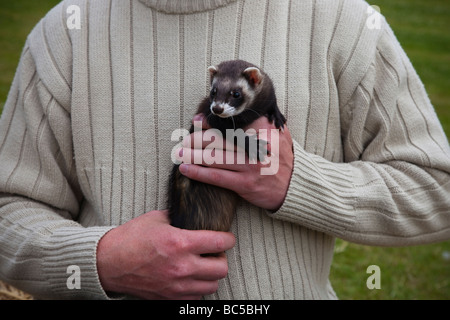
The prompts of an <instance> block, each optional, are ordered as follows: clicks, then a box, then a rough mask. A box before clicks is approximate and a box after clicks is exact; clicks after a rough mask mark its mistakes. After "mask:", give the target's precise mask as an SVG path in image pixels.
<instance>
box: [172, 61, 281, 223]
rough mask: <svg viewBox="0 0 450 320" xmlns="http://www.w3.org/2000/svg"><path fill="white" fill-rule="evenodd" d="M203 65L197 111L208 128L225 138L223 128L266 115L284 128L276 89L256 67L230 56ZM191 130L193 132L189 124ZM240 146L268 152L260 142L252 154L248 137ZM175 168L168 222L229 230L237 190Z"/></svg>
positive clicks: (240, 127)
mask: <svg viewBox="0 0 450 320" xmlns="http://www.w3.org/2000/svg"><path fill="white" fill-rule="evenodd" d="M208 70H209V72H210V75H211V91H210V95H209V97H206V98H205V99H204V100H203V101H202V102H201V103H200V105H199V107H198V110H197V114H198V113H202V114H204V115H205V118H206V119H207V122H208V124H209V126H211V128H215V129H218V130H219V131H220V132H221V133H222V135H223V137H226V130H227V129H243V128H244V127H246V126H248V125H249V124H251V123H252V122H253V121H255V120H256V119H258V118H259V117H260V116H266V117H267V118H268V119H269V121H271V122H272V121H273V123H274V124H275V126H276V127H277V128H278V129H280V128H281V129H283V127H284V124H285V123H286V119H285V117H284V116H283V115H282V114H281V112H280V110H279V108H278V105H277V101H276V96H275V88H274V86H273V83H272V81H271V79H270V78H269V77H268V76H267V74H266V73H264V72H263V71H262V70H261V69H259V68H258V67H256V66H255V65H253V64H251V63H249V62H245V61H242V60H231V61H225V62H222V63H220V64H219V65H218V66H211V67H209V68H208ZM190 132H191V133H192V132H194V127H193V126H191V129H190ZM234 143H235V142H234ZM260 146H261V145H260ZM243 147H244V149H245V151H246V152H247V155H248V156H249V157H250V158H252V157H253V158H255V157H256V158H257V159H258V160H262V159H261V158H262V157H263V156H264V153H266V152H267V151H266V149H265V147H264V145H262V147H260V148H259V150H258V151H257V152H256V154H255V153H254V152H253V153H251V152H250V150H249V136H246V142H245V146H243ZM178 167H179V165H174V167H173V169H172V173H171V176H170V182H169V196H168V201H169V203H168V205H169V217H170V220H171V224H172V225H173V226H175V227H178V228H183V229H191V230H200V229H202V230H215V231H229V230H230V227H231V223H232V221H233V217H234V213H235V211H236V206H237V203H238V196H237V194H236V193H235V192H233V191H230V190H226V189H223V188H219V187H216V186H213V185H208V184H204V183H201V182H198V181H194V180H191V179H189V178H187V177H185V176H183V175H182V174H181V173H180V172H179V170H178Z"/></svg>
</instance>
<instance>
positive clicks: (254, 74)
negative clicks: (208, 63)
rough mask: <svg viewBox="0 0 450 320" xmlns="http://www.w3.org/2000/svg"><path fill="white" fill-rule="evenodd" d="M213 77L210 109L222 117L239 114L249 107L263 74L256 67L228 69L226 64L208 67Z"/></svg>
mask: <svg viewBox="0 0 450 320" xmlns="http://www.w3.org/2000/svg"><path fill="white" fill-rule="evenodd" d="M208 70H209V72H210V74H211V77H212V82H211V91H210V102H211V104H210V110H211V113H212V114H214V115H217V116H219V117H221V118H228V117H232V116H237V115H239V114H240V113H242V112H243V111H244V110H245V109H247V108H249V107H250V106H251V105H252V103H253V101H254V98H255V95H256V90H257V87H258V86H259V84H260V82H261V80H262V74H261V72H260V71H259V69H258V68H256V67H248V68H245V69H241V71H236V70H229V69H228V70H227V68H226V65H225V66H224V64H221V65H219V66H218V68H217V67H209V68H208Z"/></svg>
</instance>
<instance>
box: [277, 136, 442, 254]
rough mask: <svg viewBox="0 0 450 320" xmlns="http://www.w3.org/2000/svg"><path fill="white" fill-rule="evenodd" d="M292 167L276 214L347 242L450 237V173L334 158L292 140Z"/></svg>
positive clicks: (415, 241) (399, 163) (383, 242)
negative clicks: (310, 149)
mask: <svg viewBox="0 0 450 320" xmlns="http://www.w3.org/2000/svg"><path fill="white" fill-rule="evenodd" d="M294 150H295V160H294V171H293V174H292V178H291V183H290V187H289V190H288V193H287V196H286V199H285V202H284V204H283V206H282V207H281V208H280V210H278V211H277V212H276V213H274V214H273V215H272V216H273V217H274V218H276V219H282V220H287V221H290V222H293V223H297V224H301V225H304V226H307V227H309V228H311V229H315V230H319V231H322V232H325V233H328V234H331V235H333V236H336V237H339V238H343V239H345V240H348V241H352V242H357V243H362V244H368V245H386V246H401V245H414V244H423V243H428V242H435V241H443V240H447V239H448V238H449V237H450V216H449V214H448V212H449V208H450V199H449V197H448V195H449V194H450V177H449V174H448V173H447V172H445V171H441V170H437V169H427V168H423V167H420V166H417V165H414V164H411V163H408V162H404V161H391V162H388V163H382V164H378V163H374V162H365V161H355V162H351V163H332V162H329V161H327V160H325V159H323V158H321V157H319V156H315V155H312V154H308V153H306V152H305V151H304V150H303V149H302V148H301V146H300V145H299V144H298V143H294Z"/></svg>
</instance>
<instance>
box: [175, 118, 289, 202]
mask: <svg viewBox="0 0 450 320" xmlns="http://www.w3.org/2000/svg"><path fill="white" fill-rule="evenodd" d="M194 121H196V122H194V124H195V123H197V124H198V123H200V121H202V122H201V123H202V129H208V126H207V124H206V121H205V119H202V117H201V116H199V115H197V116H196V117H195V118H194ZM249 128H252V129H254V130H256V132H266V133H267V137H264V139H265V138H267V140H268V142H269V144H268V147H269V150H270V152H271V155H270V159H271V163H269V164H264V162H263V163H261V162H257V163H251V162H250V163H249V162H248V159H247V163H246V164H237V161H232V162H233V163H231V164H229V163H228V164H227V161H226V159H234V160H236V159H238V157H239V155H238V153H239V152H240V151H239V150H237V149H234V151H233V149H231V151H230V148H227V147H226V146H227V144H229V142H228V141H223V142H222V143H218V142H217V141H214V146H215V147H216V146H218V145H223V150H220V148H215V149H214V158H215V159H217V158H222V159H223V161H220V162H221V163H213V164H208V163H210V162H208V161H207V160H208V159H210V158H211V150H206V149H205V148H207V146H208V145H209V144H211V141H208V139H206V141H205V142H203V143H202V144H201V145H199V144H198V143H195V141H199V140H198V139H200V141H202V140H203V139H202V137H200V138H199V135H203V134H204V132H205V131H200V130H199V131H196V132H194V133H192V134H191V135H189V136H188V137H186V138H185V139H184V140H183V149H182V152H181V151H180V155H181V160H182V162H183V163H182V164H181V165H180V172H181V173H182V174H183V175H185V176H186V177H188V178H191V179H194V180H198V181H201V182H204V183H208V184H212V185H216V186H219V187H222V188H225V189H230V190H233V191H235V192H236V193H237V194H239V195H240V196H241V197H242V198H244V199H245V200H247V201H248V202H250V203H252V204H254V205H256V206H258V207H261V208H264V209H267V210H273V211H275V210H277V209H279V208H280V207H281V205H282V204H283V202H284V199H285V197H286V193H287V190H288V187H289V182H290V178H291V174H292V170H293V161H294V154H293V149H292V145H293V143H292V138H291V135H290V133H289V129H288V128H287V126H285V127H284V131H279V130H276V127H275V126H274V125H273V124H272V123H270V122H269V120H268V119H267V118H266V117H261V118H259V119H258V120H256V121H255V122H253V123H252V125H251V126H250V127H249ZM249 128H245V129H244V130H247V129H249ZM261 129H265V131H260V130H261ZM273 132H276V133H277V134H271V133H273ZM199 147H201V149H200V150H199V149H198V148H199ZM194 148H197V149H194ZM205 150H206V152H205ZM218 152H219V153H220V154H219V155H218V154H217V153H218ZM230 153H231V154H230ZM208 157H209V158H208ZM205 159H206V162H205ZM228 162H229V161H228ZM275 162H276V165H274V163H275ZM195 163H197V164H195ZM269 167H274V168H275V169H276V171H275V172H271V173H270V170H268V171H269V174H267V173H266V174H263V172H264V171H263V170H264V169H271V168H269Z"/></svg>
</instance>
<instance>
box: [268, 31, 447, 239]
mask: <svg viewBox="0 0 450 320" xmlns="http://www.w3.org/2000/svg"><path fill="white" fill-rule="evenodd" d="M366 54H367V53H366ZM367 56H369V57H370V56H371V55H370V54H367ZM372 57H374V58H373V61H372V62H371V64H370V67H369V68H368V70H367V72H366V73H365V76H364V77H363V79H362V81H361V82H360V83H359V85H358V86H357V88H356V89H355V90H354V91H351V92H354V93H353V94H352V96H351V98H350V100H349V101H348V102H343V105H341V120H340V121H341V127H342V128H343V130H342V141H343V149H344V163H332V162H330V161H327V160H326V159H324V158H322V157H320V156H316V155H313V154H310V153H307V152H305V150H304V149H303V148H302V147H301V146H300V144H299V143H297V142H294V157H295V160H294V170H293V174H292V177H291V182H290V187H289V190H288V193H287V196H286V199H285V202H284V204H283V206H282V207H281V208H280V209H279V210H278V212H276V213H274V215H273V216H274V218H277V219H282V220H287V221H290V222H293V223H297V224H301V225H304V226H306V227H309V228H311V229H315V230H319V231H322V232H325V233H328V234H331V235H333V236H336V237H339V238H342V239H344V240H347V241H351V242H356V243H360V244H366V245H377V246H404V245H418V244H425V243H430V242H437V241H444V240H448V239H450V151H449V145H448V141H447V138H446V136H445V134H444V132H443V130H442V127H441V125H440V123H439V121H438V118H437V117H436V114H435V112H434V109H433V107H432V105H431V103H430V101H429V99H428V97H427V94H426V92H425V89H424V87H423V85H422V83H421V81H420V79H419V77H418V75H417V74H416V72H415V70H414V69H413V67H412V65H411V63H410V61H409V59H408V58H407V56H406V54H405V52H404V51H403V49H402V48H401V46H400V44H399V43H398V41H397V39H396V38H395V36H394V34H393V32H392V30H391V29H390V28H389V26H387V25H385V28H384V30H382V32H381V36H380V37H379V40H378V43H377V46H376V51H375V52H374V54H373V55H372ZM359 58H361V59H362V57H359ZM370 59H372V58H370ZM347 89H349V88H347Z"/></svg>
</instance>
